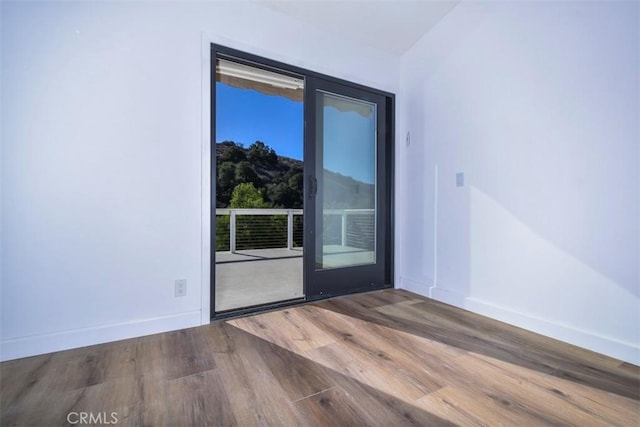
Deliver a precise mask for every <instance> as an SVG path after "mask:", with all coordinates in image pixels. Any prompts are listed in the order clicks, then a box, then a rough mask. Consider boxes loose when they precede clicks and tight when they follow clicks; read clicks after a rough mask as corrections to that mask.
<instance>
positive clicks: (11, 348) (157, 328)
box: [0, 310, 202, 361]
mask: <svg viewBox="0 0 640 427" xmlns="http://www.w3.org/2000/svg"><path fill="white" fill-rule="evenodd" d="M201 320H202V319H201V313H200V310H196V311H190V312H186V313H179V314H174V315H169V316H162V317H155V318H152V319H144V320H140V321H133V322H124V323H116V324H111V325H104V326H98V327H92V328H81V329H74V330H70V331H63V332H54V333H50V334H41V335H32V336H27V337H19V338H10V339H6V340H2V341H1V342H0V361H5V360H11V359H18V358H21V357H29V356H35V355H38V354H45V353H51V352H54V351H61V350H69V349H72V348H77V347H84V346H88V345H94V344H101V343H105V342H111V341H118V340H123V339H128V338H134V337H140V336H144V335H151V334H157V333H161V332H168V331H175V330H178V329H184V328H191V327H194V326H200V325H201Z"/></svg>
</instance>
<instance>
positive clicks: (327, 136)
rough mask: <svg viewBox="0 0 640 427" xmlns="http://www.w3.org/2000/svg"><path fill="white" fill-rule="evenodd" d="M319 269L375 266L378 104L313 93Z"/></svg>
mask: <svg viewBox="0 0 640 427" xmlns="http://www.w3.org/2000/svg"><path fill="white" fill-rule="evenodd" d="M317 103H318V108H317V111H316V113H317V115H318V116H317V117H316V126H317V132H316V143H317V144H319V149H320V148H321V149H322V156H318V157H317V159H316V161H317V162H318V164H317V165H316V168H317V170H318V172H319V173H318V177H319V178H320V179H321V181H320V182H319V194H318V196H317V197H318V199H317V201H318V202H320V203H319V205H318V207H319V210H320V212H319V214H318V215H316V224H315V227H316V232H315V235H316V236H317V237H316V238H317V246H316V248H317V250H316V262H315V267H316V269H318V270H322V269H328V268H339V267H349V266H356V265H366V264H374V263H375V262H376V227H375V225H376V147H377V144H376V137H377V132H376V123H377V109H376V104H374V103H370V102H367V101H362V100H358V99H352V98H348V97H345V96H342V95H338V94H334V93H328V92H324V91H318V92H317Z"/></svg>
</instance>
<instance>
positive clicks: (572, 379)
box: [0, 290, 640, 427]
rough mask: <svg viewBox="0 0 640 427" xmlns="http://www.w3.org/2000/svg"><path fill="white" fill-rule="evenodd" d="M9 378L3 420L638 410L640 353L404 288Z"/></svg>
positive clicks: (193, 421) (150, 421) (617, 420)
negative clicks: (563, 337) (574, 342)
mask: <svg viewBox="0 0 640 427" xmlns="http://www.w3.org/2000/svg"><path fill="white" fill-rule="evenodd" d="M0 381H1V388H0V397H1V402H0V411H1V414H0V424H1V425H2V426H12V425H34V426H56V425H69V422H68V416H69V414H71V415H70V418H69V420H70V421H71V422H75V421H79V417H80V416H81V415H82V413H89V414H85V416H86V417H88V416H89V415H91V416H93V417H94V418H93V420H94V421H95V420H96V418H97V417H101V418H100V419H98V421H101V422H104V421H109V422H111V424H114V423H113V421H114V420H117V424H116V425H122V426H127V425H135V426H138V425H148V426H165V425H166V426H174V425H175V426H189V425H198V426H202V425H210V426H236V425H237V426H253V425H273V426H304V425H310V426H360V425H368V426H399V425H419V426H454V425H461V426H500V425H504V426H536V425H541V426H542V425H544V426H546V425H576V426H598V425H601V426H625V427H628V426H637V425H640V368H638V367H637V366H633V365H631V364H628V363H623V362H621V361H618V360H614V359H611V358H608V357H605V356H602V355H598V354H595V353H592V352H589V351H586V350H583V349H579V348H577V347H574V346H571V345H568V344H563V343H560V342H557V341H554V340H551V339H548V338H544V337H541V336H539V335H536V334H533V333H530V332H527V331H524V330H521V329H517V328H514V327H511V326H507V325H504V324H502V323H499V322H496V321H492V320H489V319H486V318H483V317H481V316H477V315H474V314H472V313H468V312H465V311H462V310H459V309H456V308H454V307H451V306H447V305H445V304H441V303H438V302H435V301H431V300H428V299H426V298H422V297H419V296H417V295H414V294H411V293H408V292H405V291H399V290H386V291H380V292H374V293H369V294H361V295H354V296H349V297H344V298H337V299H332V300H326V301H322V302H319V303H314V304H306V305H302V306H297V307H293V308H287V309H282V310H278V311H273V312H268V313H263V314H258V315H255V316H251V317H245V318H238V319H233V320H228V321H224V322H217V323H213V324H211V325H207V326H203V327H198V328H192V329H187V330H182V331H176V332H170V333H165V334H159V335H153V336H147V337H142V338H136V339H131V340H126V341H119V342H114V343H109V344H104V345H96V346H91V347H85V348H80V349H75V350H69V351H64V352H58V353H52V354H47V355H42V356H36V357H30V358H26V359H19V360H12V361H7V362H3V363H2V364H0ZM112 413H113V414H112ZM112 415H113V416H114V417H115V419H114V418H111V416H112ZM86 420H90V419H89V418H86ZM105 424H107V423H105Z"/></svg>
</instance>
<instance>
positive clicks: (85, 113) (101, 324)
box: [0, 2, 398, 360]
mask: <svg viewBox="0 0 640 427" xmlns="http://www.w3.org/2000/svg"><path fill="white" fill-rule="evenodd" d="M1 8H2V10H1V15H2V16H1V19H2V21H1V28H2V33H1V35H2V45H1V61H2V68H1V72H2V81H1V83H2V86H1V90H2V104H1V108H2V153H1V154H2V189H1V191H2V239H1V240H2V247H1V254H2V262H1V264H0V268H1V276H0V277H1V292H0V300H1V314H0V322H1V324H0V336H1V340H2V341H1V355H0V358H2V359H4V360H6V359H11V358H16V357H22V356H28V355H33V354H38V353H45V352H50V351H54V350H60V349H65V348H71V347H76V346H81V345H88V344H94V343H98V342H104V341H109V340H114V339H120V338H126V337H131V336H138V335H143V334H148V333H154V332H160V331H166V330H172V329H178V328H183V327H188V326H194V325H199V324H200V323H201V321H202V318H203V317H204V318H205V319H206V312H207V311H208V309H209V306H208V305H209V304H208V298H206V296H207V295H208V292H207V290H208V286H209V284H208V281H207V280H206V277H205V276H206V269H207V265H208V264H207V261H206V259H203V250H202V248H203V242H202V237H203V224H202V217H203V215H202V213H203V212H207V208H208V203H207V200H206V197H204V198H203V197H202V193H203V192H202V191H201V190H202V188H203V187H206V185H204V184H203V176H204V181H205V183H206V182H207V176H206V173H207V170H206V168H204V169H203V167H202V165H203V155H202V146H203V141H204V142H205V143H206V141H207V135H206V132H205V135H202V133H203V132H202V130H203V129H207V128H208V125H207V117H208V114H207V111H206V110H207V108H208V107H207V102H206V101H207V100H208V95H207V94H206V93H203V90H202V88H203V87H204V86H203V84H202V77H203V75H202V74H203V70H207V69H208V68H207V67H208V61H207V60H206V59H208V58H205V61H204V63H203V58H202V57H203V52H205V54H206V53H207V46H206V44H207V43H208V42H209V41H215V42H219V43H221V44H227V45H230V46H231V47H236V48H241V49H245V50H248V51H250V52H252V53H256V54H260V55H266V56H271V57H272V58H273V59H277V60H282V61H285V62H289V63H291V64H293V65H297V66H302V67H306V68H310V69H313V70H316V71H320V72H324V73H328V74H332V75H334V76H337V77H341V78H346V79H349V80H353V81H357V82H359V83H363V84H367V85H373V86H377V87H379V88H381V89H385V90H391V91H393V90H395V85H396V82H397V77H398V62H397V58H391V57H390V56H388V55H386V54H383V53H381V52H377V51H375V50H373V49H369V48H366V47H363V46H359V45H356V44H353V43H350V42H348V41H345V40H341V39H338V38H335V37H332V36H331V35H327V34H324V33H321V32H317V31H314V30H313V29H311V28H309V27H308V26H305V25H303V24H299V23H297V22H295V21H293V20H292V19H290V18H287V17H285V16H284V15H280V14H278V13H276V12H274V11H271V10H269V9H266V8H263V7H261V6H259V5H256V4H251V3H246V2H210V3H207V2H198V3H180V2H173V3H155V2H132V3H121V2H104V3H103V2H100V3H98V2H86V3H80V2H61V3H55V2H46V3H31V2H18V3H12V2H2V3H1ZM203 34H204V37H203ZM203 42H204V44H205V48H204V49H203V48H202V45H203ZM205 80H206V79H205ZM205 86H206V85H205ZM205 157H206V156H205ZM204 164H206V161H205V162H204ZM203 174H204V175H203ZM204 193H205V194H206V191H205V192H204ZM204 228H205V229H206V224H205V227H204ZM180 278H184V279H187V283H188V284H187V290H188V291H187V296H186V297H184V298H175V297H174V295H173V292H174V290H173V286H174V285H173V281H174V280H175V279H180Z"/></svg>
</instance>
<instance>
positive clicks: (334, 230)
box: [211, 46, 393, 317]
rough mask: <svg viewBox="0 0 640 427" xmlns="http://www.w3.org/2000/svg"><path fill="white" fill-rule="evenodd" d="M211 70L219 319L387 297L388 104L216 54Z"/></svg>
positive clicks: (259, 61) (271, 65) (305, 75)
mask: <svg viewBox="0 0 640 427" xmlns="http://www.w3.org/2000/svg"><path fill="white" fill-rule="evenodd" d="M211 65H212V90H213V94H212V95H213V96H212V106H211V110H212V141H215V144H212V154H213V157H212V166H213V167H212V178H213V179H215V181H214V182H213V183H212V200H213V201H215V215H213V213H212V247H213V248H215V252H214V254H212V255H213V256H212V274H211V277H212V285H211V286H212V287H211V291H212V292H211V297H212V301H211V306H212V311H213V313H214V314H213V317H224V316H227V315H235V314H237V313H238V312H249V311H254V310H259V309H262V308H265V307H273V306H276V305H282V304H290V303H292V302H294V301H304V300H312V299H318V298H325V297H328V296H335V295H342V294H347V293H353V292H359V291H365V290H373V289H380V288H385V287H391V286H392V271H393V262H392V259H393V245H392V241H393V236H392V217H391V213H392V176H393V169H392V148H393V140H392V135H393V95H391V94H388V93H385V92H381V91H377V90H375V89H370V88H366V87H363V86H360V85H357V84H352V83H349V82H344V81H342V80H338V79H335V78H332V77H328V76H323V75H320V74H317V73H313V72H310V71H307V70H303V69H300V68H296V67H291V66H288V65H286V64H282V63H278V62H275V61H270V60H268V59H265V58H259V57H255V56H253V55H248V54H246V53H243V52H239V51H236V50H233V49H229V48H224V47H221V46H212V64H211ZM214 70H215V71H214Z"/></svg>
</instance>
